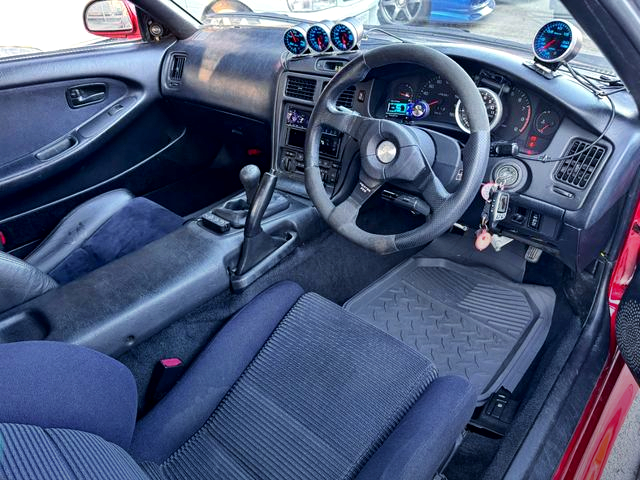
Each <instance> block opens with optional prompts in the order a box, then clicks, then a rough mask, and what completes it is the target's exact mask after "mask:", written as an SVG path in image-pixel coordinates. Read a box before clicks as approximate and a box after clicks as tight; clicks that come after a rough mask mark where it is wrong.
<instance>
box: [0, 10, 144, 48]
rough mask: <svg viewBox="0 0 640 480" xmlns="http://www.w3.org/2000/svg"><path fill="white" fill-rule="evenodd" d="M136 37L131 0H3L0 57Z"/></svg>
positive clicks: (129, 39)
mask: <svg viewBox="0 0 640 480" xmlns="http://www.w3.org/2000/svg"><path fill="white" fill-rule="evenodd" d="M85 8H86V24H85ZM136 39H140V28H139V26H138V20H137V16H136V10H135V7H134V6H133V5H132V4H130V3H129V2H128V1H127V0H99V1H90V2H87V0H64V1H56V0H21V1H15V0H4V1H1V2H0V58H4V57H11V56H15V55H25V54H34V53H41V52H51V51H56V50H64V49H68V48H78V47H84V46H87V45H91V44H95V43H100V42H117V41H131V40H136Z"/></svg>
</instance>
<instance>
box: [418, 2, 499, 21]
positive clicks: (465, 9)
mask: <svg viewBox="0 0 640 480" xmlns="http://www.w3.org/2000/svg"><path fill="white" fill-rule="evenodd" d="M495 8H496V2H495V0H431V15H430V17H429V22H430V23H473V22H476V21H478V20H480V19H482V18H484V17H486V16H487V15H489V14H490V13H491V12H493V10H494V9H495Z"/></svg>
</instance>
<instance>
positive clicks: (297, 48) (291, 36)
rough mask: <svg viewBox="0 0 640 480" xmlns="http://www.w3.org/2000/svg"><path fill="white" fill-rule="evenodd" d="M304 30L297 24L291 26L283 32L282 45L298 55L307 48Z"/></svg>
mask: <svg viewBox="0 0 640 480" xmlns="http://www.w3.org/2000/svg"><path fill="white" fill-rule="evenodd" d="M305 37H306V32H305V31H304V30H303V29H302V28H301V27H299V26H295V27H291V28H289V29H287V31H286V32H284V46H285V48H286V49H287V50H289V51H290V52H291V53H293V54H294V55H300V54H302V53H304V52H305V50H306V49H307V39H306V38H305Z"/></svg>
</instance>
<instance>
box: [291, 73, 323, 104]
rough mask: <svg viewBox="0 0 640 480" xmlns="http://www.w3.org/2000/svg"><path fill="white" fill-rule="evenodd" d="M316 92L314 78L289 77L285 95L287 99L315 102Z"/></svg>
mask: <svg viewBox="0 0 640 480" xmlns="http://www.w3.org/2000/svg"><path fill="white" fill-rule="evenodd" d="M315 91H316V81H315V80H314V79H312V78H303V77H289V78H288V79H287V87H286V88H285V91H284V94H285V95H286V96H287V97H292V98H299V99H300V100H307V101H309V102H312V101H313V96H314V94H315Z"/></svg>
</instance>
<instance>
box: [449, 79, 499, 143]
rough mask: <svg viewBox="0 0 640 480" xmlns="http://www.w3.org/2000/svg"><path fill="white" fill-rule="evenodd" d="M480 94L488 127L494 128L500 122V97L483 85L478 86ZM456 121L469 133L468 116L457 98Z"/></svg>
mask: <svg viewBox="0 0 640 480" xmlns="http://www.w3.org/2000/svg"><path fill="white" fill-rule="evenodd" d="M478 90H479V91H480V96H482V101H483V102H484V106H485V108H486V109H487V116H488V117H489V127H490V128H491V130H493V129H494V128H496V127H497V126H498V124H499V123H500V120H501V118H502V102H501V101H500V97H498V94H497V93H496V92H494V91H493V90H489V89H488V88H485V87H479V88H478ZM455 115H456V123H457V124H458V126H459V127H460V128H461V129H462V130H463V131H464V132H466V133H471V127H470V125H469V117H468V116H467V111H466V110H465V108H464V105H462V102H461V101H460V100H458V103H457V104H456V111H455Z"/></svg>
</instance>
